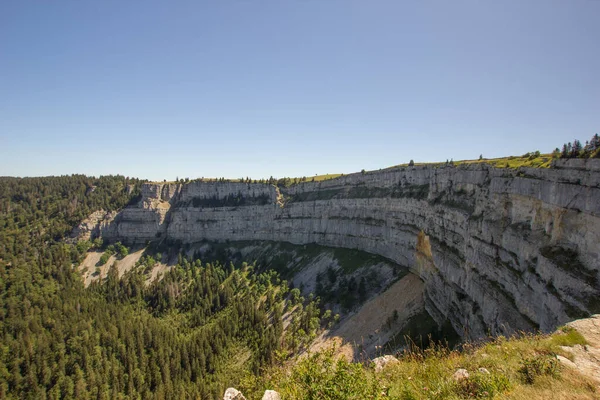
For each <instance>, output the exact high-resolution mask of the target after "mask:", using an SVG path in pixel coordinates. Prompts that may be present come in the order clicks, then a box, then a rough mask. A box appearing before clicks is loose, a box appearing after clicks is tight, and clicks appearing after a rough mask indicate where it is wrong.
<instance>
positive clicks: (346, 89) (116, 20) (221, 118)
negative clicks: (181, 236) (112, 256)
mask: <svg viewBox="0 0 600 400" xmlns="http://www.w3.org/2000/svg"><path fill="white" fill-rule="evenodd" d="M599 21H600V1H597V0H556V1H555V0H537V1H536V0H502V1H497V0H496V1H476V0H472V1H462V0H453V1H446V0H443V1H414V0H411V1H400V0H389V1H378V0H359V1H352V0H283V1H282V0H273V1H261V0H219V1H198V0H194V1H164V0H160V1H123V0H119V1H104V0H103V1H60V0H54V1H10V0H8V1H2V2H0V175H12V176H36V175H59V174H71V173H85V174H90V175H102V174H116V173H119V174H123V175H127V176H137V177H142V178H149V179H153V180H162V179H163V178H165V179H174V178H175V177H190V178H196V177H200V176H205V177H209V176H210V177H215V176H225V177H232V178H237V177H241V176H251V177H254V178H260V177H268V176H270V175H273V176H276V177H282V176H311V175H314V174H317V173H318V174H322V173H333V172H344V173H348V172H354V171H360V170H361V169H362V168H365V169H378V168H382V167H386V166H390V165H394V164H399V163H402V162H408V161H409V160H410V159H414V160H415V161H445V160H446V159H449V158H453V159H455V160H458V159H465V158H477V157H478V156H479V154H481V153H482V154H483V155H484V156H485V157H496V156H504V155H511V154H522V153H525V152H527V151H533V150H540V151H542V152H545V151H551V150H552V149H553V148H554V147H557V146H560V145H561V144H562V143H564V142H566V141H570V140H573V139H574V138H579V139H581V140H584V141H585V140H586V139H589V137H591V136H592V135H593V134H594V133H596V132H600V22H599Z"/></svg>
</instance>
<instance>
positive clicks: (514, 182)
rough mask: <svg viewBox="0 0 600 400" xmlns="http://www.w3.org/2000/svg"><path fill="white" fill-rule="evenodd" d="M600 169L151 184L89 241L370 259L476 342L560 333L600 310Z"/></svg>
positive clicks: (481, 168) (593, 163)
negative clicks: (398, 270)
mask: <svg viewBox="0 0 600 400" xmlns="http://www.w3.org/2000/svg"><path fill="white" fill-rule="evenodd" d="M599 161H600V160H588V161H583V160H573V162H570V161H562V160H561V161H560V162H559V163H557V164H555V167H554V168H551V169H533V168H521V169H519V170H510V169H497V168H493V167H490V166H487V165H484V164H475V165H463V166H459V167H453V166H437V167H435V166H422V167H404V168H393V169H388V170H383V171H376V172H368V173H357V174H351V175H346V176H342V177H339V178H337V179H332V180H328V181H322V182H306V183H302V184H298V185H294V186H291V187H288V188H284V187H280V188H277V187H275V186H273V185H268V184H251V183H232V182H210V183H209V182H198V181H196V182H191V183H188V184H184V185H181V184H159V183H156V184H146V185H145V186H144V188H143V193H142V194H143V196H142V200H141V201H140V203H139V204H137V205H136V206H132V207H127V208H125V209H123V210H122V211H121V212H120V213H118V214H117V215H107V216H106V218H104V219H102V220H99V221H96V226H95V228H90V227H88V231H91V232H96V234H101V235H103V236H104V237H106V238H109V239H113V240H122V241H126V242H130V243H132V242H138V243H139V242H145V241H149V240H155V239H157V238H158V239H161V240H162V239H166V240H173V241H180V242H184V243H189V242H196V241H200V240H202V239H209V240H269V241H287V242H291V243H294V244H306V243H317V244H321V245H327V246H336V247H347V248H356V249H360V250H364V251H367V252H371V253H375V254H379V255H382V256H384V257H387V258H389V259H391V260H393V261H395V262H397V263H398V264H400V265H405V266H407V267H409V268H411V269H412V270H413V271H414V272H415V273H417V274H418V275H419V276H420V277H421V279H422V280H423V281H424V282H425V291H426V307H427V310H428V312H429V313H430V314H431V316H432V317H433V318H434V319H435V320H436V321H438V323H440V324H442V323H443V322H444V321H446V320H447V319H449V320H450V322H451V323H452V325H453V327H454V328H455V329H456V330H457V332H459V333H460V334H461V335H463V336H465V337H481V336H483V335H485V334H487V333H492V334H496V333H505V332H512V331H515V330H532V329H542V330H544V331H550V330H552V329H554V328H555V327H556V326H558V325H560V324H563V323H565V322H567V321H569V320H572V319H575V318H578V317H582V316H587V315H589V314H590V313H592V312H595V311H598V308H599V306H600V302H598V301H597V300H596V299H597V296H598V294H599V292H600V284H599V279H598V278H599V272H598V268H599V266H600V265H599V264H600V164H599Z"/></svg>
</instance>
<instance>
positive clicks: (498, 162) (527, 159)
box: [391, 154, 552, 169]
mask: <svg viewBox="0 0 600 400" xmlns="http://www.w3.org/2000/svg"><path fill="white" fill-rule="evenodd" d="M551 162H552V154H540V155H535V154H531V155H526V154H525V155H522V156H510V157H500V158H482V159H481V160H479V159H477V160H459V161H454V162H453V163H454V165H455V166H458V165H470V164H489V165H491V166H493V167H496V168H511V169H517V168H520V167H531V168H550V164H551ZM425 165H430V166H438V167H441V166H445V165H446V163H445V162H433V163H415V166H425ZM395 167H408V164H407V163H406V164H399V165H395V166H394V167H391V168H395Z"/></svg>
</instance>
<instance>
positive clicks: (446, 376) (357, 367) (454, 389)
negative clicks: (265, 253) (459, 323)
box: [243, 328, 600, 400]
mask: <svg viewBox="0 0 600 400" xmlns="http://www.w3.org/2000/svg"><path fill="white" fill-rule="evenodd" d="M563 329H564V330H561V331H559V332H557V333H556V334H554V335H549V336H548V335H525V336H522V337H519V338H512V339H506V338H503V337H500V338H497V339H495V340H494V341H492V342H489V343H486V344H482V345H465V346H464V347H463V349H462V350H460V351H449V350H447V348H444V347H441V346H437V347H432V348H429V349H428V350H425V351H419V350H415V351H413V352H410V353H405V354H404V355H402V356H401V357H400V362H399V363H396V364H390V365H388V366H387V367H385V368H384V369H383V371H382V372H380V373H375V372H374V370H373V369H372V368H371V367H370V366H366V365H363V364H359V363H355V364H353V363H347V362H345V361H343V360H339V361H336V360H335V359H334V357H333V356H332V354H333V351H330V352H323V353H319V354H315V355H311V356H309V357H305V358H303V359H302V360H300V361H299V362H298V363H297V364H296V365H294V366H288V367H287V368H281V367H279V368H272V369H270V370H269V371H266V373H265V374H264V375H263V377H262V378H261V379H260V380H258V381H257V380H252V379H248V380H246V381H245V382H244V386H243V392H244V393H245V394H247V395H249V397H248V398H260V396H259V395H258V394H259V393H261V392H262V391H263V390H264V389H275V390H277V391H279V392H280V393H281V395H282V398H285V399H369V398H371V399H388V398H389V399H463V398H486V399H519V400H520V399H527V400H536V399H597V398H599V395H600V394H599V393H597V389H596V384H595V383H593V382H591V381H589V380H588V379H587V378H585V377H583V376H581V375H579V374H578V373H576V372H574V371H572V370H569V369H567V368H566V367H562V366H561V365H560V364H559V362H558V361H557V359H556V354H561V355H563V356H566V357H567V356H568V354H567V353H565V352H564V351H563V350H561V348H560V346H562V345H575V344H585V339H584V338H583V337H582V336H581V335H580V334H579V333H578V332H577V331H574V330H572V329H567V328H563ZM459 368H464V369H466V370H467V371H469V374H470V376H469V378H468V379H465V380H462V381H458V382H457V381H456V380H455V379H454V378H453V374H454V373H455V372H456V371H457V369H459ZM479 368H485V369H486V370H487V371H489V374H488V373H486V372H484V371H482V372H480V371H479Z"/></svg>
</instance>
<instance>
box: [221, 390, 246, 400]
mask: <svg viewBox="0 0 600 400" xmlns="http://www.w3.org/2000/svg"><path fill="white" fill-rule="evenodd" d="M223 400H246V398H245V397H244V395H243V394H242V392H240V391H239V390H237V389H234V388H228V389H227V390H226V391H225V395H224V396H223Z"/></svg>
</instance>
